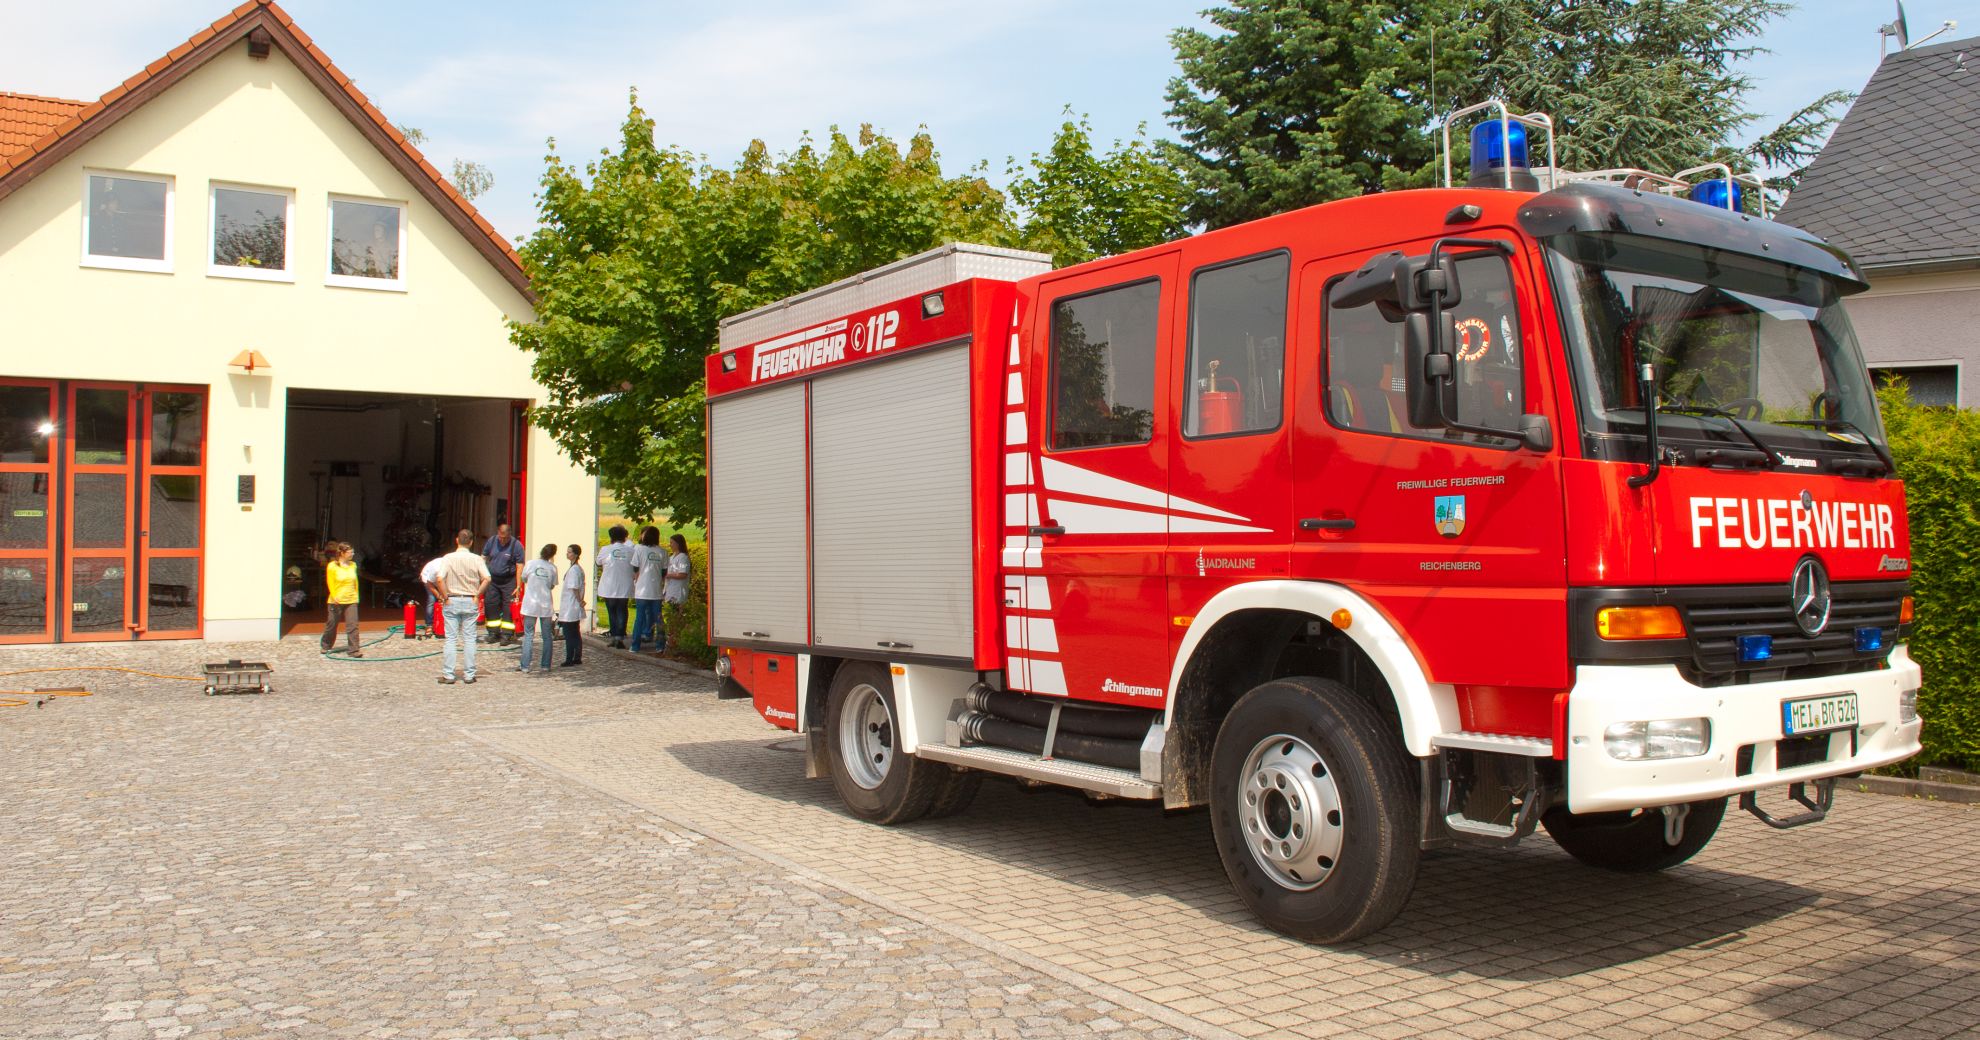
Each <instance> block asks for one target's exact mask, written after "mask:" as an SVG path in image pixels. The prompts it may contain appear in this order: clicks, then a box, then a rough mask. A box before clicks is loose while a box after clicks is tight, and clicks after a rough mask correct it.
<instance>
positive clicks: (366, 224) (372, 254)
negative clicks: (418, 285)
mask: <svg viewBox="0 0 1980 1040" xmlns="http://www.w3.org/2000/svg"><path fill="white" fill-rule="evenodd" d="M405 252H406V205H405V203H403V202H383V201H373V200H369V199H347V198H337V197H332V198H331V199H330V272H329V274H328V275H326V276H325V278H324V283H325V284H327V285H342V286H346V287H350V288H357V289H404V288H405V284H406V272H405V262H404V261H405Z"/></svg>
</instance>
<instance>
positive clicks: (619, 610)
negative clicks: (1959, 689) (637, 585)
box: [605, 599, 626, 643]
mask: <svg viewBox="0 0 1980 1040" xmlns="http://www.w3.org/2000/svg"><path fill="white" fill-rule="evenodd" d="M605 631H606V633H607V634H608V635H610V636H611V637H612V641H613V642H615V643H618V642H624V641H625V638H626V601H625V600H623V599H607V600H606V601H605Z"/></svg>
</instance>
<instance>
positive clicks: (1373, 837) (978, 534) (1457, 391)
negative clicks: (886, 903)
mask: <svg viewBox="0 0 1980 1040" xmlns="http://www.w3.org/2000/svg"><path fill="white" fill-rule="evenodd" d="M1492 112H1493V114H1492V115H1491V117H1490V118H1488V119H1486V120H1485V121H1484V122H1482V123H1480V124H1479V128H1478V129H1476V130H1474V132H1473V148H1472V160H1471V162H1472V169H1473V173H1472V178H1471V183H1470V184H1469V185H1465V186H1446V187H1444V188H1439V189H1430V190H1421V191H1405V192H1394V193H1388V194H1379V195H1371V196H1367V197H1364V198H1357V199H1350V200H1346V201H1341V202H1333V203H1328V204H1326V205H1322V206H1316V207H1313V208H1310V209H1304V210H1300V211H1298V212H1293V213H1287V214H1284V215H1281V216H1275V217H1271V218H1267V219H1263V220H1258V221H1255V222H1252V223H1249V224H1244V225H1240V226H1236V227H1231V228H1226V229H1223V230H1218V231H1214V232H1210V233H1207V234H1202V235H1197V236H1195V237H1193V238H1188V239H1185V240H1183V241H1179V242H1174V243H1170V244H1167V245H1162V246H1157V247H1153V248H1149V249H1144V250H1140V251H1138V252H1134V253H1130V254H1127V255H1124V256H1115V257H1109V258H1106V259H1101V260H1095V261H1092V262H1090V263H1085V264H1080V265H1078V266H1074V267H1068V268H1065V269H1063V270H1056V271H1054V270H1051V269H1050V267H1049V263H1048V261H1047V258H1045V257H1042V256H1038V255H1036V254H1025V253H1018V252H1014V251H1010V250H1002V249H992V248H985V247H975V246H966V245H954V246H947V247H944V248H941V249H938V250H934V251H932V252H929V253H924V254H921V255H919V256H914V257H910V258H908V259H906V260H902V261H900V262H898V263H895V264H890V265H888V266H886V267H882V268H879V269H877V270H874V271H870V272H867V273H866V274H863V275H860V276H858V277H856V278H852V279H849V280H846V281H843V282H838V283H834V284H832V285H828V286H824V287H822V288H820V289H817V290H815V291H812V292H809V293H805V294H803V295H800V296H796V297H793V298H791V299H788V300H785V301H782V302H780V303H778V304H775V305H773V306H770V307H766V308H762V309H759V310H755V311H751V312H749V313H747V314H741V315H737V316H736V317H734V318H731V319H729V320H727V321H725V322H724V323H723V324H722V331H721V343H720V348H719V350H718V351H717V352H716V353H715V354H713V355H711V357H710V358H709V360H708V368H707V380H708V384H707V385H708V422H709V444H708V447H709V455H708V472H709V480H708V483H709V495H710V506H711V536H712V552H713V560H712V565H711V576H712V579H713V598H712V603H711V623H710V627H711V637H712V639H713V640H714V642H715V644H716V645H717V646H719V647H720V648H721V655H722V656H721V658H720V665H719V668H718V671H719V672H720V674H721V675H722V677H723V678H722V681H723V683H724V687H725V692H727V693H729V694H731V695H734V696H749V697H751V698H753V701H754V704H755V707H756V710H757V711H758V712H759V713H760V714H761V715H762V717H763V718H764V719H765V720H766V721H768V722H770V723H771V724H773V725H776V726H780V727H783V728H785V729H790V730H796V731H798V732H800V733H802V734H804V735H805V736H806V737H807V738H808V739H807V741H806V747H807V755H806V769H807V774H808V775H810V776H814V777H829V778H830V779H831V781H832V783H833V784H834V785H835V787H836V788H837V789H838V792H839V794H840V795H841V796H842V799H843V801H844V802H845V805H846V807H847V810H848V811H849V812H851V813H852V814H853V815H855V816H858V817H860V818H863V819H866V820H869V821H872V822H875V823H881V824H898V823H905V822H908V821H911V820H914V819H917V818H920V817H925V816H930V815H937V816H939V815H943V814H948V813H954V812H957V811H959V810H961V809H962V808H963V807H964V806H965V805H966V804H967V803H968V802H969V800H970V798H971V796H972V795H973V794H974V792H975V790H976V787H977V784H978V783H979V782H980V781H981V779H982V778H983V776H984V775H986V774H1003V775H1007V776H1011V777H1016V778H1019V780H1021V781H1023V782H1027V783H1046V784H1058V785H1064V786H1066V787H1070V788H1077V789H1080V790H1083V791H1086V792H1088V793H1089V794H1090V795H1092V796H1093V797H1096V798H1121V799H1145V800H1148V801H1150V802H1156V803H1159V804H1161V805H1163V806H1166V807H1169V808H1171V809H1179V808H1184V807H1191V806H1207V807H1208V809H1209V812H1210V813H1211V815H1212V821H1213V830H1214V834H1215V838H1216V843H1217V847H1218V851H1219V853H1220V855H1221V857H1222V860H1223V864H1224V866H1225V869H1226V870H1227V871H1228V873H1229V875H1230V878H1231V881H1232V883H1233V884H1234V886H1235V887H1236V889H1237V891H1238V892H1239V893H1240V895H1241V896H1242V897H1243V899H1244V900H1245V902H1246V903H1247V904H1248V905H1249V906H1250V907H1251V909H1252V910H1253V911H1254V912H1255V913H1256V914H1257V916H1258V917H1259V918H1260V919H1261V920H1263V921H1264V922H1265V923H1266V924H1268V925H1269V926H1271V927H1272V928H1275V929H1277V930H1279V931H1282V932H1284V933H1286V934H1289V935H1293V936H1298V937H1302V938H1305V939H1308V940H1311V941H1317V942H1334V941H1341V940H1346V939H1350V938H1353V937H1356V936H1360V935H1364V934H1367V933H1369V932H1371V931H1373V930H1375V929H1378V928H1380V927H1381V926H1382V925H1383V924H1385V923H1386V922H1387V921H1389V920H1390V919H1391V918H1392V917H1394V915H1395V914H1396V913H1397V912H1398V911H1399V910H1400V908H1401V907H1402V905H1403V903H1404V901H1405V899H1406V898H1407V896H1408V894H1409V891H1410V888H1411V886H1412V884H1413V882H1414V879H1415V874H1416V866H1417V861H1418V856H1419V852H1420V850H1422V849H1427V848H1436V847H1442V846H1449V845H1456V844H1473V843H1475V844H1486V845H1504V844H1510V843H1513V842H1517V841H1519V840H1521V839H1522V838H1524V837H1527V836H1528V835H1530V834H1531V833H1532V832H1533V831H1534V829H1535V828H1536V826H1537V827H1544V828H1545V830H1546V831H1547V833H1548V834H1549V835H1550V836H1551V837H1552V838H1553V840H1555V841H1556V842H1558V843H1559V844H1560V846H1561V847H1562V848H1564V849H1565V850H1566V851H1567V852H1569V853H1571V854H1572V855H1574V856H1575V857H1577V858H1579V859H1581V860H1583V861H1585V862H1587V863H1589V864H1592V865H1594V866H1597V867H1603V868H1609V869H1613V870H1621V871H1650V870H1659V869H1663V868H1667V867H1671V866H1673V865H1675V864H1678V863H1680V862H1682V861H1684V860H1685V859H1687V858H1688V857H1690V856H1692V855H1693V854H1694V853H1696V852H1697V851H1698V850H1699V849H1700V848H1702V847H1703V846H1704V845H1705V843H1706V842H1707V841H1709V840H1710V839H1711V837H1712V835H1713V833H1714V831H1715V830H1716V829H1717V828H1718V826H1719V824H1720V821H1721V818H1722V817H1723V815H1724V813H1725V810H1726V805H1727V801H1728V800H1729V799H1731V798H1735V797H1737V798H1738V800H1739V804H1740V807H1741V808H1743V809H1746V810H1747V811H1749V812H1751V813H1753V814H1754V815H1755V816H1757V817H1759V818H1760V819H1761V820H1763V821H1765V822H1766V823H1767V824H1769V825H1771V826H1774V827H1791V826H1797V825H1800V824H1805V823H1811V822H1814V821H1817V820H1820V819H1821V818H1822V817H1823V816H1824V815H1825V814H1826V812H1827V811H1828V810H1829V808H1830V805H1831V798H1832V794H1833V789H1834V783H1835V779H1836V778H1837V777H1841V776H1847V775H1852V774H1855V773H1857V772H1859V771H1861V770H1863V769H1866V768H1869V767H1872V766H1878V765H1885V764H1888V763H1892V762H1897V761H1900V760H1902V759H1904V758H1906V757H1908V756H1910V755H1912V754H1914V753H1915V752H1916V751H1917V749H1918V746H1919V745H1918V735H1919V723H1918V719H1917V714H1916V695H1917V690H1918V685H1919V670H1918V668H1917V666H1916V665H1915V664H1914V663H1913V662H1912V661H1911V659H1910V657H1909V656H1908V655H1907V653H1906V649H1905V645H1904V639H1905V626H1906V624H1907V623H1908V622H1909V621H1910V620H1911V600H1910V598H1909V596H1908V595H1907V591H1908V584H1907V580H1908V576H1909V573H1910V571H1909V561H1908V533H1907V530H1906V525H1905V507H1904V492H1903V488H1902V486H1901V485H1900V483H1899V482H1898V481H1897V480H1896V479H1895V477H1894V474H1893V465H1892V462H1891V459H1890V457H1889V453H1888V451H1887V449H1886V447H1885V444H1884V434H1883V428H1882V424H1881V422H1880V420H1879V418H1878V414H1877V411H1876V405H1875V401H1874V399H1873V397H1872V394H1871V386H1870V383H1869V378H1868V375H1867V373H1866V371H1865V367H1864V362H1863V359H1862V357H1861V355H1860V354H1859V352H1858V349H1857V345H1856V342H1855V340H1854V338H1853V336H1852V333H1851V331H1850V325H1849V321H1848V319H1847V317H1846V316H1845V315H1844V312H1843V308H1842V305H1841V302H1840V301H1841V298H1842V297H1843V296H1846V295H1848V294H1850V293H1853V292H1856V291H1859V290H1861V289H1862V288H1864V282H1863V275H1862V273H1861V272H1860V270H1859V269H1858V268H1857V267H1856V266H1855V264H1854V263H1853V262H1852V261H1851V260H1850V259H1849V257H1848V256H1846V255H1844V254H1843V253H1842V252H1841V251H1840V250H1838V249H1836V248H1834V247H1832V246H1829V245H1827V244H1825V243H1823V242H1821V241H1819V240H1818V239H1816V238H1814V237H1813V236H1811V235H1808V234H1807V233H1805V232H1802V231H1799V230H1796V229H1794V228H1791V227H1787V226H1784V225H1781V224H1778V223H1775V222H1772V221H1770V220H1767V219H1764V217H1758V216H1754V215H1751V214H1748V213H1746V212H1744V209H1743V204H1742V201H1741V198H1740V196H1741V195H1742V193H1743V192H1744V190H1745V189H1749V188H1751V187H1753V184H1752V183H1751V181H1750V180H1749V179H1748V178H1742V177H1734V176H1733V175H1732V173H1731V171H1727V170H1723V169H1722V168H1720V169H1716V170H1707V171H1703V172H1705V173H1711V174H1718V175H1716V176H1709V177H1705V178H1702V179H1693V180H1687V179H1685V178H1683V177H1666V176H1660V175H1656V174H1651V173H1646V172H1644V171H1602V172H1600V173H1597V174H1567V173H1564V172H1562V171H1558V170H1555V169H1553V168H1552V167H1553V164H1552V162H1551V152H1552V143H1551V128H1550V126H1549V125H1548V121H1547V120H1546V118H1545V117H1544V116H1538V115H1533V116H1516V115H1511V114H1508V113H1506V112H1505V110H1504V108H1503V106H1496V105H1495V106H1493V107H1492ZM1472 114H1473V113H1471V112H1466V113H1459V116H1460V117H1462V116H1466V115H1472ZM1542 135H1545V136H1546V138H1547V150H1548V153H1549V156H1550V158H1549V162H1548V165H1547V166H1546V167H1538V168H1535V167H1532V166H1530V165H1529V163H1528V159H1527V152H1528V144H1529V140H1533V143H1534V144H1535V145H1536V146H1537V139H1538V138H1539V137H1541V136H1542ZM1446 138H1447V140H1448V131H1447V133H1446ZM1447 165H1448V163H1447ZM1699 172H1700V171H1689V173H1691V174H1693V175H1695V174H1698V173H1699ZM1543 181H1544V182H1545V184H1544V185H1543V183H1542V182H1543ZM1543 187H1544V188H1545V190H1542V188H1543ZM1780 787H1786V788H1787V791H1786V797H1785V798H1781V797H1778V796H1770V798H1769V799H1768V800H1767V802H1766V803H1763V802H1762V801H1761V800H1760V799H1759V798H1758V797H1757V793H1758V792H1760V791H1761V790H1762V789H1767V788H1780Z"/></svg>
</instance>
